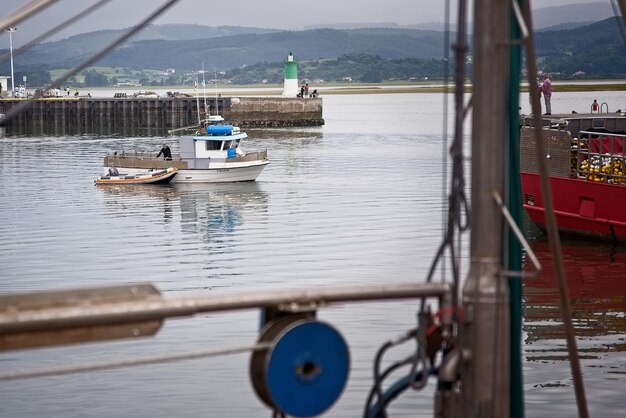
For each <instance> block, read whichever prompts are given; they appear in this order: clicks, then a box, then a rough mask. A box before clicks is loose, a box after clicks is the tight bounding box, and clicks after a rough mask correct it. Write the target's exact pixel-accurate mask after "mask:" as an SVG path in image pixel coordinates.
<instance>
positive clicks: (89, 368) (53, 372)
mask: <svg viewBox="0 0 626 418" xmlns="http://www.w3.org/2000/svg"><path fill="white" fill-rule="evenodd" d="M270 346H271V343H264V344H255V345H253V346H249V347H233V348H226V349H221V350H210V351H199V352H196V353H186V354H173V355H164V356H155V357H147V358H143V359H134V360H126V361H113V362H104V363H93V364H84V365H78V366H74V367H55V368H49V369H41V370H32V371H23V372H19V371H18V372H10V373H4V374H0V382H2V381H9V380H18V379H31V378H35V377H51V376H61V375H67V374H74V373H85V372H94V371H101V370H111V369H121V368H125V367H134V366H146V365H149V364H163V363H171V362H174V361H182V360H195V359H199V358H206V357H217V356H225V355H229V354H240V353H245V352H249V351H259V350H267V349H268V348H270Z"/></svg>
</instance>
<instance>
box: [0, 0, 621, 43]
mask: <svg viewBox="0 0 626 418" xmlns="http://www.w3.org/2000/svg"><path fill="white" fill-rule="evenodd" d="M594 1H603V0H537V1H534V2H533V7H534V8H537V7H548V6H556V5H564V4H572V3H592V2H594ZM604 1H606V2H608V1H609V0H604ZM29 2H30V0H2V1H1V2H0V5H1V7H2V9H3V11H2V12H0V14H1V15H2V16H3V17H4V16H6V15H8V14H9V13H11V12H13V11H15V10H17V9H18V8H20V7H22V6H23V5H25V4H28V3H29ZM95 3H97V1H96V0H59V1H57V3H56V4H54V5H52V6H50V7H48V8H47V9H46V10H44V11H43V12H41V13H39V14H37V15H36V16H35V17H32V18H30V19H28V20H27V21H24V22H23V23H20V24H18V25H17V26H18V31H17V32H16V33H14V35H13V41H14V45H15V46H19V45H20V44H22V43H24V42H26V41H28V40H30V39H33V38H34V37H35V36H37V35H39V34H41V33H43V31H45V30H47V29H49V28H51V27H52V26H54V25H57V24H59V23H61V22H63V21H64V20H66V19H69V18H70V17H72V16H73V15H75V14H77V13H79V12H80V11H82V10H84V9H85V8H87V7H88V6H90V5H92V4H95ZM163 3H164V0H110V1H109V2H108V3H106V4H105V5H104V6H103V7H101V8H100V9H98V10H97V11H95V12H94V13H93V14H91V15H90V16H88V17H86V18H83V19H82V20H80V21H79V22H76V23H74V24H72V25H69V26H68V28H67V29H66V30H64V31H63V32H61V33H59V34H58V35H57V36H55V37H54V39H61V38H66V37H68V36H71V35H74V34H77V33H82V32H92V31H95V30H101V29H121V28H127V27H130V26H133V25H135V24H136V23H137V22H139V21H140V20H141V19H142V18H144V17H145V16H146V15H147V14H149V13H150V12H151V11H153V10H154V9H156V8H157V7H159V5H161V4H163ZM444 4H445V1H444V0H382V1H381V0H377V1H375V0H315V1H312V2H302V1H298V0H262V1H257V0H227V1H225V2H224V1H220V2H217V1H211V0H179V2H178V3H176V4H175V5H174V6H172V7H171V8H170V9H169V10H168V11H167V12H165V14H164V15H163V16H162V17H160V18H159V19H157V20H156V21H155V22H154V23H157V24H163V23H195V24H200V25H206V26H222V25H227V26H253V27H263V28H273V29H295V30H297V29H303V28H305V27H307V26H312V25H325V24H327V25H330V24H340V23H397V24H399V25H410V24H415V23H426V22H443V20H444ZM450 4H451V8H452V10H456V7H457V2H456V0H451V1H450ZM7 38H8V36H7V35H6V34H1V35H0V48H6V47H7V46H8V45H7V46H5V45H4V44H5V43H6V44H8V39H7Z"/></svg>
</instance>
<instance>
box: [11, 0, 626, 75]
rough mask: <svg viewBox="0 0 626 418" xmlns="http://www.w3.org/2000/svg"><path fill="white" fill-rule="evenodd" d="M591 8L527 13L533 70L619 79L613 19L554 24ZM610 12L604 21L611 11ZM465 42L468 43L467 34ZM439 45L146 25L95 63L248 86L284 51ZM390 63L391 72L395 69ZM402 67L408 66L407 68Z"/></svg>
mask: <svg viewBox="0 0 626 418" xmlns="http://www.w3.org/2000/svg"><path fill="white" fill-rule="evenodd" d="M599 5H604V6H606V5H605V4H604V3H590V4H586V5H575V6H584V7H574V6H567V7H559V8H553V7H550V8H543V9H537V10H535V11H534V13H535V14H536V15H538V16H544V15H546V16H547V15H550V16H552V17H551V20H550V23H551V24H552V26H550V27H548V28H546V29H543V30H536V31H535V39H536V42H535V44H536V47H537V55H538V60H539V64H540V67H541V69H543V70H546V71H550V72H553V73H557V72H558V73H561V74H562V75H563V76H571V75H572V74H573V73H575V72H578V71H584V72H585V73H587V74H588V75H590V76H600V75H609V76H610V75H617V74H622V75H623V74H626V49H625V48H624V45H623V43H622V41H621V37H620V34H619V31H618V26H617V23H616V19H615V18H612V19H605V20H603V21H600V22H594V23H591V24H586V23H585V22H584V21H582V20H581V21H579V22H568V23H564V22H562V20H566V19H570V18H571V13H566V11H567V12H573V13H574V14H578V15H579V16H578V17H579V18H585V19H590V18H592V17H593V15H592V14H590V13H586V14H585V13H583V11H585V10H588V7H593V8H596V9H598V10H596V11H597V12H598V13H600V14H606V13H607V12H606V10H604V11H603V10H602V7H600V6H599ZM569 9H572V10H569ZM604 9H606V8H604ZM557 12H558V13H557ZM610 14H611V15H612V10H610ZM434 25H435V23H432V24H429V26H430V27H433V26H434ZM122 32H123V31H116V30H105V31H97V32H91V33H86V34H82V35H75V36H72V37H69V38H66V39H63V40H60V41H55V42H48V43H44V44H42V45H39V46H37V47H35V48H32V49H31V50H29V51H27V52H25V53H24V54H20V55H19V56H18V57H16V67H17V68H18V69H20V70H23V71H24V70H26V69H27V68H29V70H28V71H35V70H37V71H42V70H50V69H55V68H70V67H72V66H74V65H76V64H78V63H79V62H81V61H82V60H84V59H86V58H88V57H89V56H91V55H93V54H94V53H96V52H97V51H99V50H100V49H101V48H103V47H104V46H106V45H108V44H109V43H111V42H112V41H113V40H114V39H116V38H117V37H119V36H120V35H121V33H122ZM449 36H450V39H451V40H453V39H455V38H456V35H455V33H454V32H452V33H450V34H449ZM469 41H470V42H471V36H470V38H469ZM443 42H444V33H443V32H442V31H437V30H420V29H411V28H408V27H406V26H399V25H396V26H395V27H393V28H389V27H369V28H358V29H331V28H317V29H310V30H303V31H279V30H273V29H263V28H253V27H231V26H220V27H209V26H202V25H186V24H182V25H151V26H149V27H147V28H146V30H145V31H143V32H141V33H140V34H138V35H137V36H135V37H134V38H133V39H132V40H131V41H130V42H129V43H127V44H125V45H124V46H123V47H122V48H119V49H118V50H116V51H113V52H111V53H110V54H109V55H107V56H106V57H104V58H103V59H102V60H101V61H100V62H99V63H98V64H97V65H99V66H105V67H123V68H127V69H133V70H142V69H154V70H159V69H160V70H164V69H166V68H174V69H176V73H177V74H182V73H185V72H189V71H193V70H197V69H199V68H200V67H201V65H202V64H203V63H204V65H205V67H206V68H210V69H217V70H219V71H231V70H235V69H243V71H248V72H249V73H250V74H249V76H248V77H247V79H249V80H250V79H252V78H255V80H256V79H259V78H261V79H263V78H268V76H267V75H263V74H262V71H259V70H258V68H256V69H255V71H254V73H255V76H254V77H253V76H252V75H251V74H253V72H251V71H250V68H251V66H258V65H259V64H260V65H261V66H263V64H267V65H266V67H272V68H274V69H273V70H272V71H273V72H274V73H275V72H276V71H277V70H276V69H277V68H278V69H280V67H282V61H283V60H284V59H285V57H286V56H287V54H288V53H289V52H293V54H294V55H295V56H296V59H297V60H298V61H301V62H303V63H304V62H312V61H320V60H334V59H338V58H340V57H345V56H346V55H367V56H370V57H372V59H371V60H369V62H370V64H371V65H374V63H376V64H375V65H379V66H380V65H383V64H382V63H383V62H384V61H381V60H403V59H409V60H415V59H422V60H429V59H431V60H439V61H440V60H441V59H442V58H443V48H444V45H443ZM470 53H471V51H470ZM367 61H368V60H367V59H360V61H359V62H353V61H351V60H343V61H342V64H341V66H342V71H345V72H346V73H353V74H359V73H363V69H362V68H357V67H358V66H363V65H364V63H365V62H367ZM350 65H354V66H355V69H354V70H353V71H350V69H349V66H350ZM394 65H395V66H396V67H397V65H398V64H397V63H396V64H394ZM401 65H404V64H401ZM411 65H417V64H415V63H413V64H411ZM424 65H426V67H427V68H428V71H424V72H422V74H424V76H426V73H428V76H429V77H430V76H433V75H434V73H433V70H432V68H431V67H432V63H425V64H424ZM7 66H8V63H5V64H4V65H3V66H2V67H3V71H5V72H6V71H8V67H7ZM5 67H7V68H5ZM405 67H407V68H409V65H405ZM302 68H304V66H302ZM246 69H247V70H246ZM405 69H406V68H405ZM310 70H311V73H310V74H309V76H310V77H320V76H319V75H316V74H315V72H314V68H310ZM394 71H396V73H402V74H396V73H394V72H393V71H391V70H389V71H377V72H378V73H380V74H379V75H380V77H382V79H385V78H384V77H386V76H389V77H393V78H395V77H399V76H400V75H402V76H404V72H403V71H398V70H397V69H396V70H394ZM370 73H371V71H370ZM335 74H336V72H335ZM244 78H245V77H244ZM274 78H275V74H274ZM370 78H376V77H373V76H372V77H370Z"/></svg>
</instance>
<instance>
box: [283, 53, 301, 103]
mask: <svg viewBox="0 0 626 418" xmlns="http://www.w3.org/2000/svg"><path fill="white" fill-rule="evenodd" d="M297 95H298V63H297V62H296V61H295V60H294V59H293V55H292V54H291V52H290V53H289V56H288V57H287V60H286V61H285V85H284V87H283V97H296V96H297Z"/></svg>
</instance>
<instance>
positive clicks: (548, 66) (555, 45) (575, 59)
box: [535, 17, 626, 75]
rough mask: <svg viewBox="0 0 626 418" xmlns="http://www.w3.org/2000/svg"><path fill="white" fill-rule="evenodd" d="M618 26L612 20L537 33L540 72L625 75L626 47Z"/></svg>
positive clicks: (536, 44) (613, 19) (536, 42)
mask: <svg viewBox="0 0 626 418" xmlns="http://www.w3.org/2000/svg"><path fill="white" fill-rule="evenodd" d="M618 24H619V20H618V18H615V17H613V18H610V19H606V20H603V21H600V22H596V23H593V24H591V25H587V26H581V27H578V28H576V29H569V30H560V31H549V32H540V33H536V34H535V49H536V52H537V56H538V57H540V59H541V63H542V67H543V69H544V70H546V71H549V72H552V73H555V72H558V73H562V74H564V75H571V74H573V73H575V72H577V71H583V72H585V73H586V74H588V75H617V74H621V75H624V74H626V47H625V46H624V43H623V41H622V38H621V36H620V33H619V29H618Z"/></svg>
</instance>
